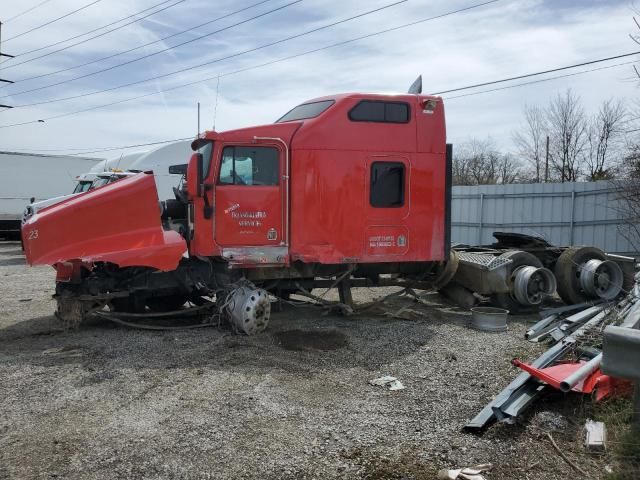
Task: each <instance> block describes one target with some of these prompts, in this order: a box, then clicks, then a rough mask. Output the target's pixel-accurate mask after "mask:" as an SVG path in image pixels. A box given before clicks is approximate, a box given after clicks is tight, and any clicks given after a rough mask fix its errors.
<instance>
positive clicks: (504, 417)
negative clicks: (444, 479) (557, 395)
mask: <svg viewBox="0 0 640 480" xmlns="http://www.w3.org/2000/svg"><path fill="white" fill-rule="evenodd" d="M638 281H639V278H638V277H636V284H635V286H634V287H633V289H632V291H631V292H629V293H628V294H627V296H626V297H624V298H623V299H622V300H620V301H619V302H618V303H617V304H616V303H614V302H605V303H600V304H598V305H593V304H592V303H586V304H581V305H578V306H576V305H573V306H569V307H561V308H559V309H552V310H548V311H544V312H541V317H542V319H541V321H539V322H538V323H536V324H535V325H534V326H533V327H531V328H530V329H529V330H528V331H527V333H526V337H527V338H528V340H530V341H537V342H538V341H542V340H550V341H551V342H553V345H552V346H551V348H549V349H548V350H547V351H546V352H544V353H543V354H542V355H540V356H539V357H538V358H537V359H535V360H534V361H533V362H531V363H524V362H521V361H520V360H517V359H515V360H513V364H514V365H516V366H517V367H519V368H520V369H522V370H524V371H523V372H522V373H520V374H519V375H518V376H517V377H516V378H515V379H514V380H513V381H512V382H511V383H510V384H509V385H508V386H507V387H506V388H505V389H504V390H503V391H502V392H500V393H499V394H498V395H497V396H496V397H495V398H494V399H493V400H492V401H491V402H490V403H489V404H488V405H486V406H485V407H484V408H483V409H482V410H481V411H480V412H479V413H478V415H476V416H475V417H474V418H473V419H472V420H470V421H469V422H468V423H467V424H466V425H465V429H466V430H481V429H484V428H485V427H487V426H488V425H489V424H490V423H492V422H493V421H496V420H497V421H500V422H508V423H513V422H514V421H515V419H516V418H517V417H518V415H520V414H521V413H522V412H523V411H524V410H525V409H526V408H527V407H528V406H529V405H531V404H532V403H533V402H534V401H535V400H536V399H537V398H539V397H540V395H541V394H542V393H543V392H544V391H545V390H546V389H548V388H550V387H551V388H556V389H558V390H561V391H563V392H569V391H574V392H582V393H587V394H590V393H592V392H595V393H596V394H595V399H596V401H598V400H601V399H603V398H605V397H608V396H613V395H622V394H627V393H629V392H630V391H631V383H630V382H629V381H627V380H623V379H621V378H616V377H612V376H609V375H606V374H604V373H603V372H602V371H601V370H600V366H601V363H602V362H603V355H602V344H603V331H604V329H605V327H607V326H608V325H618V324H621V325H622V326H624V327H627V328H637V326H638V325H640V285H639V283H638ZM575 310H579V311H578V312H576V313H573V312H575Z"/></svg>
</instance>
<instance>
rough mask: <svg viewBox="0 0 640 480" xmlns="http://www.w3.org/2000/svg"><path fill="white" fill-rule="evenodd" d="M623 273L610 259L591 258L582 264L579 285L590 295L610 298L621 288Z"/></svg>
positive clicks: (615, 295) (616, 294)
mask: <svg viewBox="0 0 640 480" xmlns="http://www.w3.org/2000/svg"><path fill="white" fill-rule="evenodd" d="M623 280H624V278H623V274H622V269H621V268H620V266H619V265H618V264H617V263H615V262H612V261H611V260H597V259H591V260H589V261H587V262H585V263H584V265H582V269H581V271H580V286H581V287H582V289H583V290H584V291H585V293H587V294H589V295H590V296H592V297H597V298H604V299H606V300H611V299H612V298H615V297H617V296H618V294H619V293H620V291H621V290H622V282H623Z"/></svg>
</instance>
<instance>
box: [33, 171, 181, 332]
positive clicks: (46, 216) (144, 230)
mask: <svg viewBox="0 0 640 480" xmlns="http://www.w3.org/2000/svg"><path fill="white" fill-rule="evenodd" d="M22 240H23V244H24V251H25V256H26V259H27V262H28V263H29V264H30V265H51V266H53V267H54V268H55V269H56V295H55V298H56V300H57V302H58V309H57V312H56V315H57V316H58V318H59V319H60V320H62V321H63V323H64V324H65V325H66V326H77V325H79V324H80V322H81V321H82V320H84V319H85V318H86V317H87V316H88V315H89V314H90V313H91V312H93V311H95V310H100V309H102V308H104V307H105V306H109V307H110V308H111V309H121V310H130V311H135V310H137V309H140V308H144V305H145V304H148V303H153V302H154V300H153V299H148V298H144V299H142V303H141V301H140V300H141V297H140V296H139V295H136V294H135V292H136V289H142V290H145V289H146V286H147V285H148V284H149V281H150V280H149V278H153V281H154V282H155V283H160V285H159V287H162V286H163V284H164V285H165V286H166V289H164V290H163V289H162V288H158V289H157V293H158V295H170V294H173V293H174V292H175V291H176V282H168V283H167V282H166V279H167V278H172V277H173V276H175V271H176V269H177V268H178V266H179V264H180V262H181V261H182V259H183V256H184V254H185V252H186V251H187V244H186V242H185V240H184V239H183V238H182V236H181V235H180V234H179V233H177V232H175V231H173V230H164V229H163V227H162V223H161V218H160V206H159V203H158V196H157V192H156V185H155V181H154V178H153V175H152V174H148V173H140V174H138V175H135V176H132V177H130V178H127V179H124V180H120V181H118V182H115V183H112V184H109V185H106V186H104V187H101V188H97V189H95V190H91V191H89V192H86V193H84V194H81V195H77V196H74V197H72V198H69V199H67V200H65V201H63V202H60V203H58V204H55V205H51V206H49V207H47V208H44V209H42V210H40V211H38V212H37V213H35V214H34V215H33V216H32V217H30V218H29V219H27V221H26V222H25V223H24V224H23V226H22ZM163 279H165V280H164V281H163ZM180 299H182V303H184V301H185V300H184V297H181V298H180ZM180 299H172V300H173V303H174V304H175V303H176V302H178V303H179V300H180ZM158 301H160V300H155V302H156V303H157V302H158ZM164 301H165V302H166V299H165V300H164ZM141 305H142V306H141Z"/></svg>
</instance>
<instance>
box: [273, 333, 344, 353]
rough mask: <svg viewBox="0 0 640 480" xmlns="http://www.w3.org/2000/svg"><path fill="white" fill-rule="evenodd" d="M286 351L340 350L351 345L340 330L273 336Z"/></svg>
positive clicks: (277, 334)
mask: <svg viewBox="0 0 640 480" xmlns="http://www.w3.org/2000/svg"><path fill="white" fill-rule="evenodd" d="M273 336H274V337H275V339H276V341H277V343H278V345H280V346H281V347H282V348H284V349H285V350H294V351H298V350H322V351H329V350H338V349H340V348H344V347H346V346H347V345H349V339H348V338H347V336H346V335H345V334H344V333H342V332H340V331H338V330H297V329H296V330H285V331H283V332H277V333H275V334H274V335H273Z"/></svg>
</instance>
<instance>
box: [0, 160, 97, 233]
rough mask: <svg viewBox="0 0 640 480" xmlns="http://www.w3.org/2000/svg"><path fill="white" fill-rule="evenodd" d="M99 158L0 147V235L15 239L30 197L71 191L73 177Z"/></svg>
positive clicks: (34, 197)
mask: <svg viewBox="0 0 640 480" xmlns="http://www.w3.org/2000/svg"><path fill="white" fill-rule="evenodd" d="M100 160H101V159H99V158H90V157H76V156H55V155H39V154H32V153H21V152H4V151H0V238H10V239H16V240H17V239H19V238H20V221H21V218H22V213H23V211H24V209H25V206H26V205H27V204H29V203H30V202H31V199H35V201H38V200H44V199H47V198H51V197H57V196H59V195H64V194H67V193H70V192H72V191H73V190H74V188H75V186H76V184H77V180H76V177H77V176H79V175H81V174H83V173H86V172H88V171H89V170H91V168H93V167H94V166H95V165H96V164H97V163H99V162H100Z"/></svg>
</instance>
